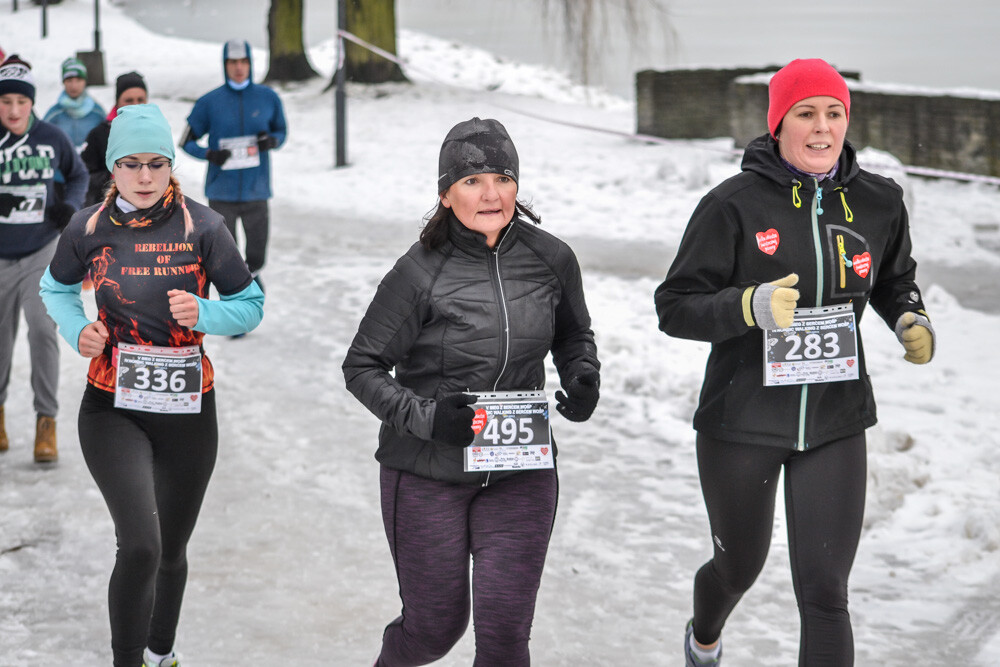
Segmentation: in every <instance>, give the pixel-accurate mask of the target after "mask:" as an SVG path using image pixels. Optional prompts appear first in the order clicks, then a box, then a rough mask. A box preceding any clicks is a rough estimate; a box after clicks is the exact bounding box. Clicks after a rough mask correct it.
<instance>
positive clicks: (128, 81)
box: [115, 72, 148, 104]
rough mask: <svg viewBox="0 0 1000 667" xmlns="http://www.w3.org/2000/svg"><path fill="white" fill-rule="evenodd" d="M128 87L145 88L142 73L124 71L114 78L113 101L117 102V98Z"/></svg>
mask: <svg viewBox="0 0 1000 667" xmlns="http://www.w3.org/2000/svg"><path fill="white" fill-rule="evenodd" d="M129 88H142V89H143V90H146V80H145V79H143V78H142V75H141V74H139V73H138V72H125V73H124V74H122V75H121V76H120V77H118V78H117V79H115V103H116V104H117V103H118V98H119V97H121V96H122V93H124V92H125V91H126V90H128V89H129ZM147 92H148V91H147Z"/></svg>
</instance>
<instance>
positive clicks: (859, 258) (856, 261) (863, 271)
mask: <svg viewBox="0 0 1000 667" xmlns="http://www.w3.org/2000/svg"><path fill="white" fill-rule="evenodd" d="M851 268H852V269H854V272H855V273H856V274H858V275H859V276H861V277H862V278H867V277H868V271H869V269H871V268H872V256H871V255H870V254H869V253H868V251H867V250H866V251H865V252H863V253H861V254H860V255H855V256H854V257H852V258H851Z"/></svg>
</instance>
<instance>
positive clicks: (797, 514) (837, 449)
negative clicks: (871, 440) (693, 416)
mask: <svg viewBox="0 0 1000 667" xmlns="http://www.w3.org/2000/svg"><path fill="white" fill-rule="evenodd" d="M782 466H784V480H785V512H786V515H787V520H788V545H789V560H790V562H791V568H792V584H793V586H794V589H795V597H796V600H797V601H798V606H799V616H800V622H801V635H800V644H799V665H801V666H805V665H808V667H847V666H849V665H853V664H854V637H853V634H852V632H851V619H850V615H849V613H848V611H847V579H848V576H849V575H850V572H851V566H852V565H853V563H854V555H855V552H856V551H857V547H858V540H859V538H860V536H861V522H862V518H863V516H864V506H865V479H866V475H867V467H866V466H867V463H866V458H865V436H864V433H861V434H859V435H855V436H851V437H849V438H845V439H843V440H838V441H836V442H831V443H828V444H826V445H823V446H821V447H817V448H816V449H812V450H806V451H804V452H797V451H793V450H786V449H781V448H778V447H769V446H763V445H748V444H740V443H732V442H725V441H721V440H715V439H712V438H709V437H706V436H704V435H701V434H699V435H698V471H699V474H700V476H701V488H702V493H703V495H704V497H705V505H706V507H707V509H708V518H709V523H710V526H711V530H712V541H713V545H714V555H713V558H712V560H710V561H708V562H707V563H705V565H703V566H702V568H701V569H700V570H699V571H698V573H697V575H696V576H695V584H694V633H695V638H696V639H697V640H698V641H699V642H701V643H702V644H709V643H712V642H714V641H715V640H716V639H718V638H719V636H720V635H721V633H722V627H723V625H724V624H725V622H726V619H727V618H728V617H729V614H730V612H732V610H733V608H734V607H735V606H736V604H737V603H738V602H739V600H740V598H741V597H742V596H743V594H744V593H745V592H746V591H747V590H748V589H749V588H750V586H751V585H752V584H753V582H754V581H755V580H756V578H757V575H758V574H759V573H760V570H761V568H762V567H763V565H764V561H765V559H766V557H767V551H768V548H769V546H770V542H771V532H772V529H773V525H774V503H775V493H776V490H777V489H776V486H777V481H778V474H779V472H781V469H782Z"/></svg>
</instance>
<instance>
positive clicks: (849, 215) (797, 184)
mask: <svg viewBox="0 0 1000 667" xmlns="http://www.w3.org/2000/svg"><path fill="white" fill-rule="evenodd" d="M801 187H802V181H794V180H793V181H792V204H793V205H794V206H795V208H802V196H801V195H800V194H799V188H801ZM836 190H837V192H838V193H839V194H840V203H841V204H842V205H843V207H844V220H845V221H847V222H854V211H852V210H851V207H850V206H848V205H847V197H846V196H845V195H844V193H845V192H847V188H844V187H841V186H838V187H837V188H836ZM816 214H817V215H823V189H822V188H820V187H819V186H817V187H816Z"/></svg>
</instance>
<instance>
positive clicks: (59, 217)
mask: <svg viewBox="0 0 1000 667" xmlns="http://www.w3.org/2000/svg"><path fill="white" fill-rule="evenodd" d="M74 213H76V209H75V208H73V207H72V206H70V205H69V204H67V203H66V202H59V203H58V204H53V205H52V207H51V208H49V220H51V221H52V222H54V223H56V227H58V228H59V230H60V231H61V230H63V229H65V228H66V225H68V224H69V219H70V218H72V217H73V214H74Z"/></svg>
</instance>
